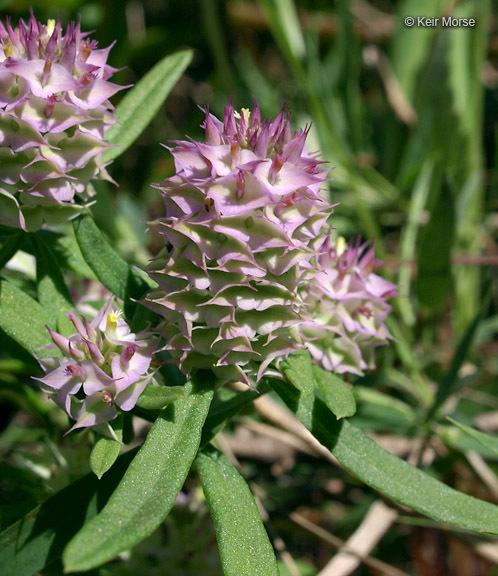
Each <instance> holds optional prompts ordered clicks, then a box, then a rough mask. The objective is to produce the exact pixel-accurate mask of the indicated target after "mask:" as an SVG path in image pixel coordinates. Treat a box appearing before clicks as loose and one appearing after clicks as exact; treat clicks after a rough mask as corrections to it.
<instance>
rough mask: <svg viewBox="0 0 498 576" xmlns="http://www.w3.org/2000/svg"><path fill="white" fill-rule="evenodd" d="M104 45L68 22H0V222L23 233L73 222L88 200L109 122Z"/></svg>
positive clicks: (110, 88)
mask: <svg viewBox="0 0 498 576" xmlns="http://www.w3.org/2000/svg"><path fill="white" fill-rule="evenodd" d="M109 50H110V47H108V48H105V49H97V43H96V42H95V41H94V40H90V39H89V38H88V34H87V33H83V32H81V30H80V24H79V22H78V23H76V24H75V23H72V24H69V25H68V27H67V28H66V31H65V33H63V32H62V29H61V23H60V19H59V20H58V21H57V22H55V21H49V22H48V23H47V25H44V24H40V23H39V22H37V21H36V19H35V17H34V15H33V14H31V18H30V20H29V21H28V22H24V20H20V21H19V24H18V26H17V27H16V28H14V27H13V26H12V24H11V22H10V20H9V19H7V21H6V23H5V24H4V23H2V22H1V21H0V223H1V224H6V225H10V226H17V227H21V228H24V229H36V228H39V227H40V226H41V225H42V224H43V221H48V222H49V223H51V222H54V223H56V222H60V221H63V220H65V219H68V218H71V217H74V216H75V215H76V214H77V213H78V210H79V209H80V207H78V204H76V203H75V198H78V199H79V200H80V201H81V202H85V201H86V200H87V199H88V197H89V196H90V195H91V194H92V190H91V188H90V187H89V186H88V185H89V183H90V181H91V180H92V179H93V178H95V177H100V178H107V179H108V178H109V176H108V174H107V173H106V171H105V167H104V165H103V163H102V158H101V154H102V151H103V150H104V149H105V148H107V145H106V144H105V142H104V139H103V137H104V134H105V132H106V130H107V128H108V127H109V126H111V125H112V124H113V123H114V122H115V118H114V115H113V113H112V111H113V107H112V105H111V104H110V102H109V98H110V97H111V96H112V95H113V94H115V93H116V92H117V91H118V90H120V89H121V87H120V86H118V85H116V84H113V83H111V82H109V78H110V77H111V76H112V74H113V72H114V71H115V70H114V69H113V68H111V67H110V66H108V65H107V63H106V62H107V57H108V54H109Z"/></svg>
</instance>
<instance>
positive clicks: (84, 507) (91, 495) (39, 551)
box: [0, 450, 136, 576]
mask: <svg viewBox="0 0 498 576" xmlns="http://www.w3.org/2000/svg"><path fill="white" fill-rule="evenodd" d="M135 453H136V450H131V451H130V452H128V453H127V454H124V455H123V456H121V457H120V458H118V461H117V462H116V464H115V465H114V467H113V469H112V470H111V471H110V472H109V474H107V475H106V477H105V478H104V479H102V480H101V481H99V480H97V478H96V477H95V476H94V474H93V473H90V474H87V475H86V476H84V477H83V478H81V479H80V480H78V481H77V482H73V483H72V484H70V485H69V486H67V487H66V488H64V489H63V490H61V491H60V492H58V493H57V494H56V495H55V496H52V498H50V499H49V500H47V501H46V502H44V503H43V504H42V505H41V506H37V507H36V508H35V509H34V510H31V512H29V514H27V515H26V516H25V517H24V518H22V519H21V520H18V521H17V522H15V523H14V524H12V525H11V526H9V527H8V528H6V529H5V530H4V531H3V532H2V533H1V534H0V566H1V567H2V570H1V572H2V576H32V575H33V574H35V573H37V572H38V571H40V570H42V569H43V568H44V567H45V566H47V565H48V564H50V563H52V562H53V561H55V560H57V559H58V558H60V556H61V553H62V549H63V548H64V546H65V545H66V543H67V542H68V541H69V540H70V539H71V537H72V536H73V535H74V534H75V533H76V532H77V531H78V529H79V528H80V527H81V525H82V524H84V522H85V521H89V520H90V519H91V518H93V517H94V516H95V515H96V514H97V512H98V510H99V508H100V507H102V505H103V503H105V502H106V500H107V499H108V498H109V495H110V494H111V492H112V491H113V490H114V488H115V486H116V484H117V482H118V481H119V479H120V478H121V477H122V476H123V474H124V471H125V470H126V467H127V466H128V464H129V462H130V460H131V458H132V457H133V455H134V454H135Z"/></svg>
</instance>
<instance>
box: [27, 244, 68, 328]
mask: <svg viewBox="0 0 498 576" xmlns="http://www.w3.org/2000/svg"><path fill="white" fill-rule="evenodd" d="M32 239H33V243H34V246H35V255H36V280H37V289H38V300H39V302H40V304H41V305H42V306H43V307H44V308H45V309H46V310H47V311H48V312H49V314H50V316H51V326H50V327H51V328H52V329H55V328H57V327H58V326H56V325H55V324H56V323H57V322H59V323H60V325H61V327H65V328H66V332H67V330H69V333H70V334H72V333H73V332H74V326H72V324H71V323H70V322H69V320H68V319H67V318H66V316H65V315H66V313H68V312H70V311H71V310H72V309H73V308H74V304H73V300H72V298H71V295H70V294H69V290H68V288H67V286H66V282H65V280H64V276H63V275H62V271H61V269H60V267H59V263H58V261H57V259H56V258H55V256H54V254H53V252H52V250H51V249H50V248H49V246H48V245H47V244H46V242H45V241H44V240H43V238H42V237H41V236H40V235H38V234H33V235H32Z"/></svg>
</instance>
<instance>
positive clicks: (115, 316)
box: [107, 310, 123, 328]
mask: <svg viewBox="0 0 498 576" xmlns="http://www.w3.org/2000/svg"><path fill="white" fill-rule="evenodd" d="M122 313H123V312H122V310H115V311H114V312H109V313H108V314H107V326H108V327H109V328H116V327H117V325H118V320H119V317H120V316H121V314H122Z"/></svg>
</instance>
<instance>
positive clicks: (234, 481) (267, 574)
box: [197, 448, 279, 576]
mask: <svg viewBox="0 0 498 576" xmlns="http://www.w3.org/2000/svg"><path fill="white" fill-rule="evenodd" d="M197 471H198V472H199V478H200V480H201V484H202V489H203V491H204V495H205V496H206V501H207V503H208V506H209V509H210V510H211V515H212V516H213V520H214V526H215V529H216V539H217V540H218V547H219V549H220V557H221V563H222V566H223V572H224V574H225V576H271V575H272V574H274V575H276V576H278V574H279V571H278V567H277V560H276V558H275V553H274V551H273V548H272V545H271V543H270V540H269V538H268V535H267V533H266V530H265V527H264V525H263V521H262V519H261V515H260V513H259V511H258V507H257V506H256V502H255V500H254V496H253V495H252V493H251V490H250V489H249V486H248V485H247V483H246V481H245V480H244V478H243V477H242V476H241V475H240V474H239V473H238V472H237V470H236V469H235V468H234V467H233V466H232V465H231V464H230V462H229V461H228V460H227V459H226V458H225V456H223V454H221V453H220V452H218V451H217V450H214V449H213V448H211V449H206V450H204V451H203V452H200V453H199V455H198V456H197Z"/></svg>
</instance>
